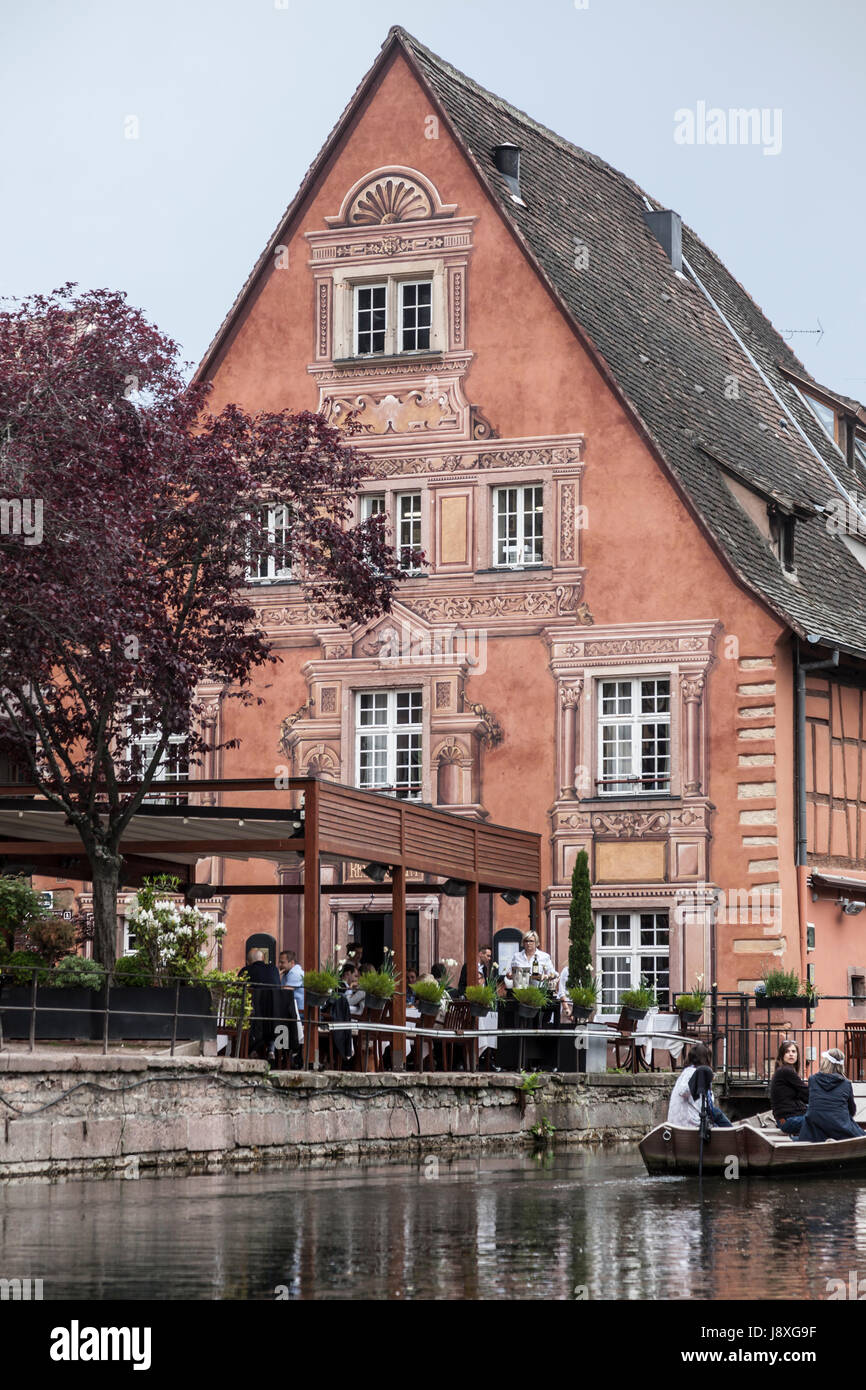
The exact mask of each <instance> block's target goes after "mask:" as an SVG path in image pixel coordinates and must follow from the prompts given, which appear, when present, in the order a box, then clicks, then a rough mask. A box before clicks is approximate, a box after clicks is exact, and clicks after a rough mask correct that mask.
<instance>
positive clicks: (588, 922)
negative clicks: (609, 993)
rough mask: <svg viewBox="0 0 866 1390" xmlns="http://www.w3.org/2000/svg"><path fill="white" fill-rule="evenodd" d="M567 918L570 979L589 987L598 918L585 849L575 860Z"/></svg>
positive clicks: (572, 982)
mask: <svg viewBox="0 0 866 1390" xmlns="http://www.w3.org/2000/svg"><path fill="white" fill-rule="evenodd" d="M568 919H569V926H568V942H569V945H568V978H569V980H570V982H571V984H572V985H575V986H577V985H586V984H589V983H590V981H591V980H592V935H593V932H594V931H595V918H594V917H593V915H592V889H591V886H590V882H589V855H588V854H587V852H586V850H585V849H582V850H580V851H579V852H578V855H577V858H576V859H575V861H574V869H573V870H572V874H571V902H570V903H569V906H568ZM593 1002H595V1001H593Z"/></svg>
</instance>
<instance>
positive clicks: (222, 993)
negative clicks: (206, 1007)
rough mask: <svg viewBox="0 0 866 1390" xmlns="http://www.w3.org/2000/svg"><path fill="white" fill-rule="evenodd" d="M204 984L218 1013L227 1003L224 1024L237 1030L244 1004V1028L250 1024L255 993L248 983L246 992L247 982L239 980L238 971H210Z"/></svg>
mask: <svg viewBox="0 0 866 1390" xmlns="http://www.w3.org/2000/svg"><path fill="white" fill-rule="evenodd" d="M204 983H205V984H206V985H207V987H208V989H209V990H210V994H211V1000H212V1001H213V1006H214V1011H215V1012H216V1013H219V1010H220V1005H221V1004H222V1002H223V1001H225V1013H224V1018H223V1022H224V1023H225V1024H226V1026H227V1027H228V1028H237V1026H238V1022H239V1020H240V1016H241V1004H242V1003H243V1006H244V1015H243V1024H244V1027H246V1026H247V1025H248V1024H249V1021H250V1015H251V1014H252V1011H253V992H252V990H251V989H250V987H249V983H248V982H247V985H246V990H245V989H244V983H245V982H244V981H243V980H241V979H240V978H239V976H238V972H237V970H210V971H208V973H207V975H205V977H204Z"/></svg>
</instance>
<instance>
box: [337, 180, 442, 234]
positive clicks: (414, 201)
mask: <svg viewBox="0 0 866 1390" xmlns="http://www.w3.org/2000/svg"><path fill="white" fill-rule="evenodd" d="M456 211H457V204H456V203H443V202H442V200H441V198H440V197H439V194H438V192H437V190H436V188H435V187H434V186H433V184H432V183H431V182H430V181H429V179H427V178H425V177H424V175H423V174H421V173H419V172H418V170H417V169H409V168H406V167H404V166H402V165H395V166H392V167H390V168H384V169H375V170H372V171H371V172H370V173H367V174H364V176H363V177H362V178H360V179H358V181H357V183H355V184H353V185H352V187H351V188H350V189H349V191H348V193H347V194H346V196H345V197H344V199H343V202H342V206H341V208H340V211H339V212H338V213H337V214H336V216H333V217H326V218H325V221H326V222H327V224H328V225H329V226H330V227H381V226H390V225H393V224H394V223H404V222H423V221H426V220H427V219H428V218H431V217H443V216H447V217H450V216H452V215H453V214H454V213H455V212H456Z"/></svg>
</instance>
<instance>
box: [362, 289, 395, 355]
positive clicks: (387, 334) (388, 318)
mask: <svg viewBox="0 0 866 1390" xmlns="http://www.w3.org/2000/svg"><path fill="white" fill-rule="evenodd" d="M364 290H370V292H371V294H372V292H373V291H374V290H384V292H385V330H384V342H383V346H382V347H381V349H377V350H375V351H370V352H361V349H360V347H359V342H358V340H359V338H360V336H361V326H360V316H361V305H360V302H359V301H360V296H361V294H362V293H363V291H364ZM391 300H392V294H391V286H390V282H389V281H388V280H359V281H358V283H357V284H356V285H353V287H352V352H353V355H354V356H355V357H365V358H366V357H387V356H389V348H390V346H391V337H392V332H393V330H392V319H393V315H392V313H391V307H392V306H391ZM365 312H366V311H365ZM369 312H370V315H371V318H370V328H369V330H368V329H365V330H364V332H369V333H370V334H371V335H372V333H373V321H372V315H373V313H374V312H375V311H374V309H373V306H372V303H371V307H370V311H369ZM376 331H380V330H376Z"/></svg>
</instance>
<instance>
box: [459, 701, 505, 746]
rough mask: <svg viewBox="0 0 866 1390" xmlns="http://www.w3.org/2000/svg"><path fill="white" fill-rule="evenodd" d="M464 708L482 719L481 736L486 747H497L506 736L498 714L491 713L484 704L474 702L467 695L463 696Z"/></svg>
mask: <svg viewBox="0 0 866 1390" xmlns="http://www.w3.org/2000/svg"><path fill="white" fill-rule="evenodd" d="M463 708H464V709H468V710H470V711H471V712H472V714H474V715H475V718H476V719H479V720H480V721H481V725H482V729H481V734H480V738H481V742H482V743H483V744H484V746H485V748H495V747H496V746H497V744H499V743H501V742H502V740H503V738H504V737H505V735H504V734H503V732H502V725H501V724H500V723H499V720H498V719H497V718H496V716H495V715H494V714H491V713H490V710H489V709H485V708H484V706H483V705H478V704H473V703H472V701H471V700H467V699H466V696H465V695H464V696H463Z"/></svg>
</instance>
